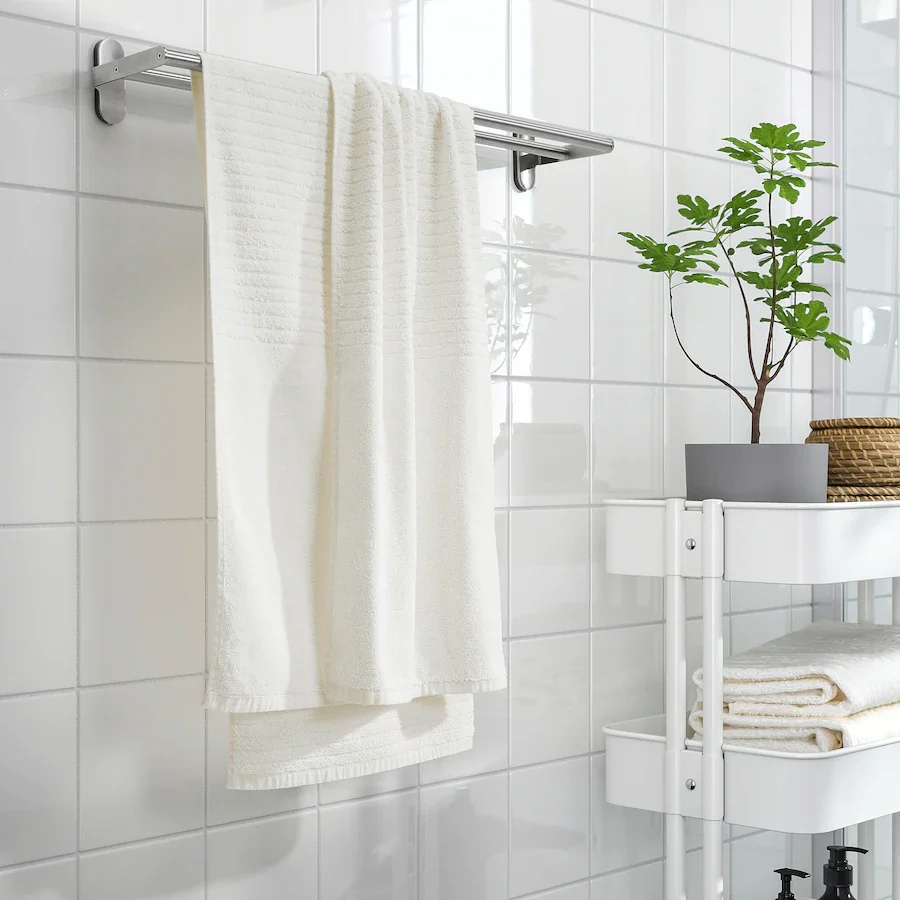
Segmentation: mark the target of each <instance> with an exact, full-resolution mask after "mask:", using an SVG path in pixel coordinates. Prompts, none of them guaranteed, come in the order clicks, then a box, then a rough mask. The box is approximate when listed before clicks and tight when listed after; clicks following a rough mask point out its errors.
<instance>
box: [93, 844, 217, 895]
mask: <svg viewBox="0 0 900 900" xmlns="http://www.w3.org/2000/svg"><path fill="white" fill-rule="evenodd" d="M78 881H79V898H83V900H173V898H176V900H204V894H205V889H204V848H203V835H202V834H191V835H186V836H185V837H176V838H169V839H167V840H162V841H153V842H152V843H149V844H139V845H137V846H132V847H122V848H119V849H116V850H101V851H99V852H98V853H86V854H85V855H84V856H82V857H81V864H80V867H79V874H78Z"/></svg>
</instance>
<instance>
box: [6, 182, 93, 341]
mask: <svg viewBox="0 0 900 900" xmlns="http://www.w3.org/2000/svg"><path fill="white" fill-rule="evenodd" d="M0 271H2V272H3V281H4V292H5V295H6V298H7V302H5V303H4V304H3V305H2V307H0V352H2V353H33V354H41V353H47V354H51V355H54V356H70V355H72V354H74V353H75V198H74V197H63V196H60V195H58V194H40V193H37V192H36V191H17V190H9V189H6V188H3V189H0Z"/></svg>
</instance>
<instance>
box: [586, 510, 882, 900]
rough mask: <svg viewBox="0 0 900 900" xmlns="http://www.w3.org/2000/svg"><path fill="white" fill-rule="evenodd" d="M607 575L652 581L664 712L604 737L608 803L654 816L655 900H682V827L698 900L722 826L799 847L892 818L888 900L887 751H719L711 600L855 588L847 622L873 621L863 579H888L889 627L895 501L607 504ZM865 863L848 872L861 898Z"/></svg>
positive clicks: (709, 877)
mask: <svg viewBox="0 0 900 900" xmlns="http://www.w3.org/2000/svg"><path fill="white" fill-rule="evenodd" d="M605 506H606V509H607V513H606V515H607V521H606V568H607V571H608V572H610V573H611V574H616V575H645V576H657V577H661V578H664V579H665V619H666V622H665V633H666V637H665V653H666V662H665V680H666V690H665V699H666V707H665V708H666V712H665V715H664V716H654V717H650V718H645V719H637V720H634V721H629V722H619V723H615V724H610V725H608V726H607V727H606V728H604V732H605V734H606V748H607V750H606V754H607V763H606V797H607V801H608V802H610V803H614V804H616V805H619V806H626V807H631V808H634V809H644V810H652V811H655V812H660V813H664V814H665V824H666V828H665V833H666V842H665V849H666V876H665V900H682V898H683V897H684V896H685V842H684V823H685V818H686V817H690V818H697V819H702V820H703V900H719V898H721V897H722V894H723V865H722V826H723V823H725V822H729V823H731V824H734V825H744V826H748V827H751V828H763V829H766V830H769V831H782V832H790V833H795V834H812V833H822V832H829V831H835V830H837V829H839V828H845V827H848V826H850V825H854V824H857V823H863V824H861V825H860V834H859V842H860V843H861V844H862V845H863V846H867V847H869V848H872V846H873V837H874V826H873V823H872V820H874V819H876V818H878V817H880V816H885V815H890V814H894V829H893V835H894V837H893V841H894V844H893V861H892V862H893V897H894V900H900V739H897V740H891V741H882V742H880V743H877V744H870V745H868V746H866V747H859V748H848V749H844V750H835V751H833V752H831V753H817V754H795V753H779V752H772V751H768V750H756V749H746V748H744V749H742V748H740V747H737V746H734V745H733V744H723V738H722V714H721V710H722V665H723V655H722V588H723V582H725V581H749V582H757V583H762V584H809V585H814V584H836V583H844V582H851V581H857V582H859V621H860V622H872V621H874V619H875V612H874V597H875V590H874V588H875V584H874V582H875V579H881V578H892V579H893V582H892V584H893V619H894V622H895V623H898V624H900V577H898V576H900V502H894V501H891V502H883V503H880V502H879V503H832V504H825V503H822V504H778V503H731V502H723V501H721V500H705V501H703V502H702V503H694V502H686V501H684V500H680V499H675V500H609V501H607V502H606V503H605ZM686 578H700V579H702V581H703V668H704V695H705V696H704V700H705V702H704V707H705V728H704V735H703V739H702V743H701V742H699V741H694V740H690V741H689V740H688V739H687V709H686V707H685V700H686V680H687V671H686V660H685V599H684V598H685V579H686ZM873 857H874V853H870V854H869V855H868V856H866V857H863V858H862V859H861V860H860V866H859V873H860V877H859V886H858V888H857V889H856V891H857V896H858V897H859V898H860V900H873V898H874V885H873V873H874V858H873Z"/></svg>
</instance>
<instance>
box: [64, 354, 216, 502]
mask: <svg viewBox="0 0 900 900" xmlns="http://www.w3.org/2000/svg"><path fill="white" fill-rule="evenodd" d="M204 390H205V388H204V377H203V369H202V367H200V366H187V365H184V366H181V365H169V366H149V365H132V366H121V365H116V364H114V363H102V362H97V363H83V364H82V366H81V380H80V385H79V395H80V405H79V419H80V438H81V447H80V450H81V454H80V476H81V514H82V517H83V518H85V519H88V520H97V519H100V520H122V519H164V518H166V519H167V518H178V517H182V516H184V517H196V516H200V515H202V514H203V505H204V482H203V471H204V465H205V452H206V448H205V445H204V424H203V402H204V399H203V398H204Z"/></svg>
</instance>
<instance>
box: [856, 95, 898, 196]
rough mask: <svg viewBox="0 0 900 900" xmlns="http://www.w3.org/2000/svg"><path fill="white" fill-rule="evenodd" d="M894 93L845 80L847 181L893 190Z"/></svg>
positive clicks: (894, 167)
mask: <svg viewBox="0 0 900 900" xmlns="http://www.w3.org/2000/svg"><path fill="white" fill-rule="evenodd" d="M897 105H898V100H897V98H896V97H892V96H889V95H887V94H882V93H880V92H879V91H873V90H869V89H868V88H863V87H857V86H856V85H853V84H848V85H847V87H846V94H845V100H844V110H845V113H844V114H845V116H846V120H845V121H846V125H845V128H844V134H845V136H846V137H845V140H846V158H845V162H844V166H845V171H846V173H847V174H846V178H847V183H848V184H852V185H853V186H854V187H862V188H871V189H872V190H876V191H887V192H892V193H893V192H895V191H896V190H897V153H896V141H897Z"/></svg>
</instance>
